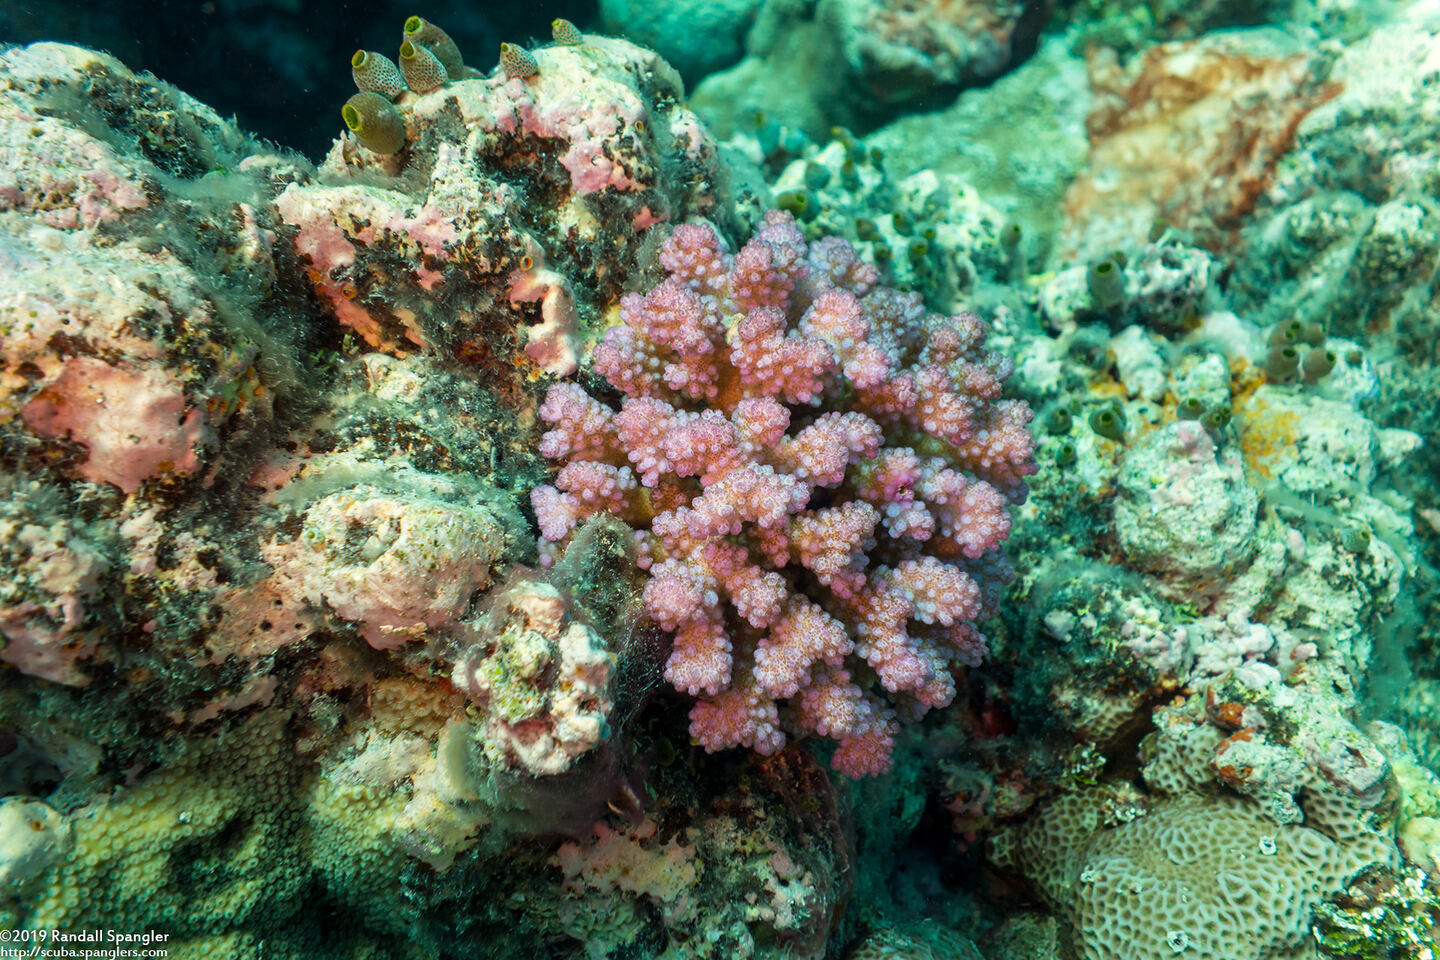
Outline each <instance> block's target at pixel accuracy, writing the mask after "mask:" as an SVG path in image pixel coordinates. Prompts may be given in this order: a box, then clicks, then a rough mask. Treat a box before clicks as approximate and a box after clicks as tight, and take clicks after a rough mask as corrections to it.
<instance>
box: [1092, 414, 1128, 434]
mask: <svg viewBox="0 0 1440 960" xmlns="http://www.w3.org/2000/svg"><path fill="white" fill-rule="evenodd" d="M1090 429H1091V430H1094V431H1095V432H1096V433H1098V434H1099V435H1100V436H1102V437H1104V438H1105V439H1106V440H1114V441H1116V442H1119V441H1121V440H1124V439H1125V417H1124V415H1122V414H1121V413H1120V411H1119V410H1118V409H1116V408H1115V407H1106V408H1105V409H1103V410H1096V411H1095V412H1094V413H1092V414H1090Z"/></svg>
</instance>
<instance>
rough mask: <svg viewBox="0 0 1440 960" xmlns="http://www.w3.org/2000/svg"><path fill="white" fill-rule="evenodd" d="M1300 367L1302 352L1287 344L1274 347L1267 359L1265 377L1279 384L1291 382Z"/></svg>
mask: <svg viewBox="0 0 1440 960" xmlns="http://www.w3.org/2000/svg"><path fill="white" fill-rule="evenodd" d="M1299 367H1300V351H1299V350H1296V349H1295V348H1294V347H1292V346H1290V345H1289V344H1286V345H1285V346H1282V347H1272V348H1271V349H1270V355H1269V356H1267V357H1266V358H1265V376H1266V377H1267V378H1268V379H1270V380H1273V381H1275V382H1277V383H1280V382H1283V381H1285V380H1289V379H1290V378H1291V377H1292V376H1294V375H1295V371H1296V370H1297V369H1299Z"/></svg>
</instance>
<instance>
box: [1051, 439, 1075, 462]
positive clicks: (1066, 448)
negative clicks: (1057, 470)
mask: <svg viewBox="0 0 1440 960" xmlns="http://www.w3.org/2000/svg"><path fill="white" fill-rule="evenodd" d="M1078 459H1079V455H1078V454H1077V453H1076V452H1075V444H1073V443H1062V444H1060V446H1059V448H1057V449H1056V451H1055V466H1057V467H1073V466H1074V465H1075V461H1076V460H1078Z"/></svg>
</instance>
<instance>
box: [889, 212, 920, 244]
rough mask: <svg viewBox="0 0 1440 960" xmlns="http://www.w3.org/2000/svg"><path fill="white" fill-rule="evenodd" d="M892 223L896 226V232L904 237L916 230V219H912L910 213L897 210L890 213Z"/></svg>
mask: <svg viewBox="0 0 1440 960" xmlns="http://www.w3.org/2000/svg"><path fill="white" fill-rule="evenodd" d="M890 223H891V225H893V226H894V227H895V232H896V233H898V234H900V236H902V237H908V236H910V234H911V233H913V232H914V230H915V221H913V220H911V219H910V214H908V213H905V212H903V211H900V210H896V211H895V212H894V213H892V214H890Z"/></svg>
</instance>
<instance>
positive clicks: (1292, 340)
mask: <svg viewBox="0 0 1440 960" xmlns="http://www.w3.org/2000/svg"><path fill="white" fill-rule="evenodd" d="M1304 332H1305V324H1303V323H1301V322H1300V321H1299V320H1289V321H1286V322H1285V323H1277V324H1275V329H1273V330H1271V331H1270V346H1272V347H1283V346H1286V345H1293V344H1296V343H1299V342H1300V335H1301V334H1302V333H1304Z"/></svg>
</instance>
